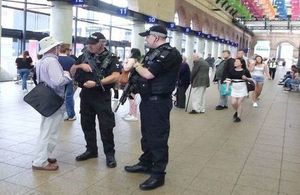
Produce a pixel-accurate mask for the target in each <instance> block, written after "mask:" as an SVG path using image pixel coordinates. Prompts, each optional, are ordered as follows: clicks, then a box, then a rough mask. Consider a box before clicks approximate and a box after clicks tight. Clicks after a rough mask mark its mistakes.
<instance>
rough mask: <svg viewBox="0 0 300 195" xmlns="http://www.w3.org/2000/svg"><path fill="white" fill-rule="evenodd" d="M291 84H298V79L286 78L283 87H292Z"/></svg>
mask: <svg viewBox="0 0 300 195" xmlns="http://www.w3.org/2000/svg"><path fill="white" fill-rule="evenodd" d="M292 84H299V81H298V80H295V79H287V80H286V81H285V82H284V87H287V88H290V89H291V88H292Z"/></svg>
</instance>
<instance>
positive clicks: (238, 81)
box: [231, 80, 246, 83]
mask: <svg viewBox="0 0 300 195" xmlns="http://www.w3.org/2000/svg"><path fill="white" fill-rule="evenodd" d="M231 82H232V83H243V82H246V81H244V80H242V81H241V80H232V81H231Z"/></svg>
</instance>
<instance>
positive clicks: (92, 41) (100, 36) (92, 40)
mask: <svg viewBox="0 0 300 195" xmlns="http://www.w3.org/2000/svg"><path fill="white" fill-rule="evenodd" d="M101 39H102V40H106V38H105V36H104V35H103V34H102V33H100V32H95V33H93V34H91V35H90V36H89V38H88V39H87V42H86V44H91V45H93V44H97V43H99V41H100V40H101Z"/></svg>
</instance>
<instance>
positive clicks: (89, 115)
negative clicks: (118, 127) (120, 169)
mask: <svg viewBox="0 0 300 195" xmlns="http://www.w3.org/2000/svg"><path fill="white" fill-rule="evenodd" d="M84 52H88V51H87V50H86V51H84ZM87 56H90V60H94V62H96V63H95V65H97V67H98V69H97V70H100V71H96V70H93V72H92V73H87V72H84V71H83V70H81V69H77V72H76V75H75V80H76V81H77V82H78V85H79V86H81V87H82V90H81V92H80V114H81V127H82V130H83V133H84V136H85V140H86V143H87V145H86V148H87V151H89V152H90V153H92V154H98V148H97V133H96V122H95V118H96V115H97V118H98V121H99V128H100V134H101V140H102V142H103V148H104V153H105V155H106V156H109V155H114V153H115V150H114V146H115V145H114V135H113V128H114V127H115V116H114V113H113V112H112V109H111V92H110V89H111V88H112V87H113V85H114V84H109V85H104V89H105V90H104V91H103V89H102V87H100V86H97V87H94V88H85V87H83V83H84V82H86V81H87V80H94V81H99V79H100V78H99V77H107V76H109V75H111V74H112V73H113V72H120V71H121V70H120V67H119V65H118V59H117V57H116V56H114V55H113V54H112V53H110V52H109V51H107V50H106V49H105V51H104V52H102V53H101V54H91V53H88V54H87V53H84V54H82V55H81V56H79V58H78V60H77V62H76V64H81V63H89V62H88V61H87V59H86V58H87ZM104 64H105V65H104ZM91 66H92V65H91ZM103 66H106V67H103ZM93 69H94V68H93ZM78 71H79V73H78ZM97 72H98V73H99V74H101V75H99V74H98V73H97Z"/></svg>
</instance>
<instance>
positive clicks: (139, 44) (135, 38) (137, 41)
mask: <svg viewBox="0 0 300 195" xmlns="http://www.w3.org/2000/svg"><path fill="white" fill-rule="evenodd" d="M144 31H145V23H143V22H139V21H134V22H133V26H132V33H131V48H137V49H139V50H140V51H141V53H142V54H145V37H141V36H140V35H139V33H141V32H144Z"/></svg>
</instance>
